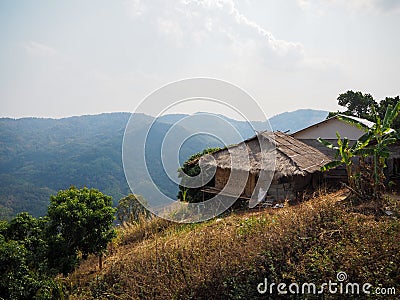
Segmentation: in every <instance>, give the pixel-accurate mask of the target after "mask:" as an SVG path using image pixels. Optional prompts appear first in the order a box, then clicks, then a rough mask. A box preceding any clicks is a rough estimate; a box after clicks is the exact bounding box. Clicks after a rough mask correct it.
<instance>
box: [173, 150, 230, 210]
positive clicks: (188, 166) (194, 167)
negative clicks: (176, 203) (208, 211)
mask: <svg viewBox="0 0 400 300" xmlns="http://www.w3.org/2000/svg"><path fill="white" fill-rule="evenodd" d="M221 149H222V148H219V147H216V148H207V149H204V150H203V151H202V152H198V153H196V154H193V155H192V156H190V157H189V158H188V159H187V160H186V161H185V163H184V164H183V166H182V167H181V168H180V169H179V170H178V172H179V175H178V177H179V178H182V173H184V174H186V175H188V176H190V177H195V176H197V175H199V174H200V171H201V170H200V166H199V163H198V159H199V158H200V157H202V156H203V155H206V154H210V153H214V152H216V151H219V150H221ZM178 199H180V200H181V201H187V202H201V201H202V193H201V191H200V188H190V189H188V188H186V187H185V182H184V180H182V181H181V184H180V185H179V194H178Z"/></svg>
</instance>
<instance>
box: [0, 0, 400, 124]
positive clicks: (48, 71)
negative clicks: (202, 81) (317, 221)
mask: <svg viewBox="0 0 400 300" xmlns="http://www.w3.org/2000/svg"><path fill="white" fill-rule="evenodd" d="M399 28H400V1H398V0H285V1H278V0H276V1H273V0H242V1H234V0H196V1H194V0H183V1H179V0H177V1H168V0H147V1H144V0H114V1H105V0H104V1H103V0H96V1H94V0H93V1H80V0H71V1H66V0H65V1H61V0H60V1H54V0H48V1H46V0H41V1H37V0H34V1H33V0H32V1H23V0H22V1H6V0H4V1H1V2H0V38H1V43H0V117H13V118H19V117H27V116H33V117H53V118H60V117H66V116H72V115H84V114H98V113H103V112H116V111H128V112H133V111H135V110H136V109H137V107H138V105H139V103H140V102H141V101H142V100H143V99H145V97H146V96H147V95H149V94H150V93H152V92H153V91H155V90H157V89H158V88H160V87H162V86H164V85H166V84H168V83H170V82H174V81H178V80H181V79H185V78H193V77H210V78H216V79H220V80H224V81H227V82H229V83H231V84H233V85H236V86H238V87H240V88H242V89H244V90H245V91H246V92H247V93H248V94H250V95H251V96H252V97H253V98H254V99H255V100H256V101H257V102H258V103H259V105H260V108H261V109H262V110H263V111H264V112H265V114H266V116H267V117H270V116H273V115H275V114H278V113H282V112H285V111H293V110H296V109H302V108H312V109H322V110H330V111H332V110H334V111H336V110H338V108H339V107H338V106H337V100H336V99H337V96H338V95H339V94H340V93H343V92H346V91H347V90H358V91H362V92H364V93H370V94H371V95H372V96H373V97H374V98H375V99H376V100H380V99H383V98H385V97H387V96H397V95H399V94H400V91H399V89H400V76H399V73H398V72H399V70H400V54H399V53H400V39H399V36H400V34H399ZM157 105H158V106H159V105H160V104H157ZM155 106H156V105H155ZM180 109H181V110H182V111H179V108H177V112H186V113H191V112H195V111H204V109H203V107H199V106H196V105H194V104H193V106H190V105H186V106H185V107H184V108H180ZM254 109H256V108H254ZM144 112H145V113H148V114H153V115H154V114H155V113H156V112H155V111H152V110H151V106H150V108H148V109H147V111H144Z"/></svg>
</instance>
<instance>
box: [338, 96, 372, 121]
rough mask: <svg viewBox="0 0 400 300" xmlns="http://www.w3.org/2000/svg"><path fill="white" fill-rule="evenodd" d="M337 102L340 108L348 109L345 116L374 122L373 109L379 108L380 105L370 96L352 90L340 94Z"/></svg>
mask: <svg viewBox="0 0 400 300" xmlns="http://www.w3.org/2000/svg"><path fill="white" fill-rule="evenodd" d="M337 100H338V104H339V105H340V106H343V107H346V108H347V110H346V111H345V112H343V114H345V115H350V116H356V117H359V118H364V119H369V120H371V121H373V120H372V118H371V112H372V110H371V108H372V107H377V106H378V104H377V103H376V101H375V100H374V98H373V97H372V96H371V95H370V94H363V93H361V92H354V91H351V90H350V91H347V92H346V93H343V94H340V95H339V96H338V98H337Z"/></svg>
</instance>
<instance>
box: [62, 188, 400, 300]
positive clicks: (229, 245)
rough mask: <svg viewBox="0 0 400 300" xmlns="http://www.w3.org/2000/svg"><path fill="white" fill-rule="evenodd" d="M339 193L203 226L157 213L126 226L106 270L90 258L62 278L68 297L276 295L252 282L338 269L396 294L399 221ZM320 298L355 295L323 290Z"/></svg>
mask: <svg viewBox="0 0 400 300" xmlns="http://www.w3.org/2000/svg"><path fill="white" fill-rule="evenodd" d="M346 196H347V192H346V191H339V192H336V193H333V194H329V195H325V196H320V197H319V198H315V199H312V200H310V201H308V202H306V203H302V204H300V205H296V206H291V207H287V208H284V209H278V210H274V209H266V210H261V211H257V210H255V211H247V212H241V213H236V214H232V215H230V216H227V217H224V218H219V219H214V220H211V221H209V222H206V223H202V224H189V225H182V224H176V223H169V222H167V221H164V220H161V219H154V220H153V221H150V222H147V223H142V224H138V225H135V226H131V227H127V228H125V229H122V230H120V233H119V239H118V240H117V241H116V242H115V243H114V244H113V245H112V246H111V247H110V248H109V254H108V255H107V257H106V258H105V262H104V263H105V264H104V268H103V270H101V271H99V270H98V268H97V259H96V258H94V257H93V258H92V259H89V260H88V261H86V262H84V263H83V264H82V265H81V266H80V268H79V269H78V270H77V271H76V272H75V273H74V274H72V275H71V276H70V277H69V278H67V279H66V282H67V285H68V286H69V287H70V290H69V293H70V294H72V295H73V297H72V299H279V297H278V296H279V295H277V291H276V286H275V287H274V288H273V290H274V292H273V295H270V294H269V292H268V293H266V294H259V293H258V291H257V286H258V285H259V284H260V283H263V282H264V280H265V278H266V279H267V281H268V283H269V284H271V283H273V282H274V283H276V284H277V283H281V282H283V283H286V284H287V285H289V284H290V283H298V284H299V285H300V286H301V284H302V283H314V284H315V285H316V286H317V288H318V289H319V288H320V285H321V284H322V283H327V282H329V280H331V281H332V282H337V283H340V281H338V279H337V274H338V273H339V272H345V273H346V275H347V276H348V279H347V281H346V283H347V282H351V283H359V284H360V285H362V284H364V283H370V284H371V285H372V288H371V289H370V291H371V292H374V291H375V288H377V287H384V288H392V287H394V288H395V290H396V295H397V293H398V292H399V291H400V257H399V255H398V253H399V251H400V243H399V242H398V241H399V237H400V221H399V219H398V218H395V217H388V216H374V215H365V214H362V213H360V212H361V211H362V210H357V212H352V209H350V208H349V207H348V206H347V205H345V204H344V203H346V202H345V201H343V200H344V199H345V197H346ZM396 201H397V202H392V205H394V206H393V207H397V212H396V214H397V216H399V214H398V213H399V212H398V207H399V204H400V203H399V202H398V200H396ZM342 275H343V274H342ZM286 289H287V287H286ZM288 296H290V295H286V296H285V297H284V298H283V299H288V298H290V297H288ZM292 296H293V297H292V298H293V299H299V298H298V297H299V295H292ZM312 296H313V295H300V298H301V299H304V298H306V297H309V299H314V298H313V297H312ZM320 296H321V295H319V297H315V299H319V298H320ZM324 296H325V298H324V299H342V298H341V297H344V298H343V299H349V298H350V299H351V298H352V297H351V295H337V294H336V295H333V294H329V292H328V290H327V288H325V290H324ZM362 296H363V295H361V297H362ZM269 297H271V298H269ZM296 297H297V298H296ZM338 297H339V298H338ZM359 297H360V296H358V297H355V299H359ZM385 297H388V296H387V295H386V296H385ZM374 298H379V297H378V295H375V296H374ZM394 298H395V296H389V299H394ZM307 299H308V298H307Z"/></svg>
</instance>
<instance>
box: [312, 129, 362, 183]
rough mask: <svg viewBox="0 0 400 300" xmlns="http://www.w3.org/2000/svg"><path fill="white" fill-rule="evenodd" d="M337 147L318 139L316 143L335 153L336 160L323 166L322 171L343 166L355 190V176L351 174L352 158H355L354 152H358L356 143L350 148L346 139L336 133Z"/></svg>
mask: <svg viewBox="0 0 400 300" xmlns="http://www.w3.org/2000/svg"><path fill="white" fill-rule="evenodd" d="M336 137H337V146H336V145H334V144H332V143H331V142H329V141H327V140H324V139H322V138H318V141H319V142H320V143H321V144H323V145H324V146H326V147H328V148H330V149H332V150H335V151H336V155H335V157H336V160H333V161H331V162H329V163H327V164H325V165H324V166H322V168H321V170H322V171H328V170H330V169H334V168H336V167H338V166H340V165H345V167H346V172H347V179H348V182H349V185H350V187H351V188H353V189H354V188H356V184H355V176H354V174H353V158H354V157H355V156H356V151H357V150H358V143H355V144H354V145H353V146H351V147H350V144H349V140H348V138H343V139H342V138H341V136H340V134H339V132H336Z"/></svg>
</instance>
